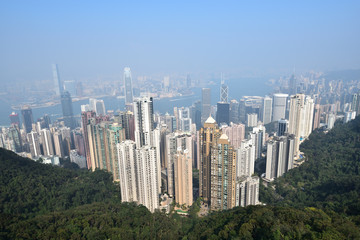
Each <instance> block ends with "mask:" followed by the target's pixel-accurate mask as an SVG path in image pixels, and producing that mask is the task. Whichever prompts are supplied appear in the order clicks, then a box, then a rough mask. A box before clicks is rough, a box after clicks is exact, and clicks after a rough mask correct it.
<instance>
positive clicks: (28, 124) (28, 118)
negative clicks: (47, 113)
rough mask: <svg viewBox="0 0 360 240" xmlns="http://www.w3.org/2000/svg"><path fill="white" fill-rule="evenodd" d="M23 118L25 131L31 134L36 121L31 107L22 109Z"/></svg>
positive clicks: (26, 106)
mask: <svg viewBox="0 0 360 240" xmlns="http://www.w3.org/2000/svg"><path fill="white" fill-rule="evenodd" d="M21 116H22V124H23V128H24V130H25V131H26V132H27V133H29V132H31V130H32V124H33V122H34V119H33V114H32V110H31V108H30V106H28V105H25V106H23V107H22V108H21Z"/></svg>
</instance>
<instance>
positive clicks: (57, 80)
mask: <svg viewBox="0 0 360 240" xmlns="http://www.w3.org/2000/svg"><path fill="white" fill-rule="evenodd" d="M52 69H53V78H54V90H55V94H56V96H61V94H62V93H63V91H64V87H63V84H62V82H61V80H60V75H59V69H58V65H57V64H53V65H52Z"/></svg>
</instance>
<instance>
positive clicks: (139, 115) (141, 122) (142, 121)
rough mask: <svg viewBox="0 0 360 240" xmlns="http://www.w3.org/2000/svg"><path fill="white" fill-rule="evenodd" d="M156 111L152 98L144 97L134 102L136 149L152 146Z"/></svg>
mask: <svg viewBox="0 0 360 240" xmlns="http://www.w3.org/2000/svg"><path fill="white" fill-rule="evenodd" d="M153 114H154V110H153V99H152V97H150V98H148V97H144V98H141V99H137V100H135V101H134V117H135V142H136V147H137V148H140V147H142V146H144V145H151V143H152V131H153V130H154V117H153Z"/></svg>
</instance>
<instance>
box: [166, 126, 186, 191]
mask: <svg viewBox="0 0 360 240" xmlns="http://www.w3.org/2000/svg"><path fill="white" fill-rule="evenodd" d="M165 146H166V147H165V148H166V149H165V152H166V160H167V162H166V166H167V169H166V172H167V185H168V189H167V192H168V194H169V195H170V196H171V197H172V196H173V195H174V193H175V189H174V187H175V178H174V163H175V160H176V158H177V154H178V151H179V150H182V151H185V150H187V151H188V152H187V155H188V156H190V158H191V159H192V156H193V141H192V136H191V134H187V133H183V132H180V131H177V132H174V133H170V134H167V135H166V137H165Z"/></svg>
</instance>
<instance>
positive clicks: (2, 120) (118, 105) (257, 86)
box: [0, 78, 272, 126]
mask: <svg viewBox="0 0 360 240" xmlns="http://www.w3.org/2000/svg"><path fill="white" fill-rule="evenodd" d="M267 80H268V79H266V78H246V79H245V78H244V79H233V80H229V81H227V82H226V84H227V85H228V86H229V100H231V99H237V100H238V99H240V98H241V97H242V96H245V95H247V96H250V95H257V96H264V95H266V94H269V93H271V92H272V88H271V87H270V86H269V85H267V84H266V83H267ZM208 87H209V88H211V99H212V104H216V102H218V101H219V95H220V90H219V89H220V88H219V87H220V84H219V83H218V84H214V85H210V86H208ZM192 91H193V92H194V94H193V95H191V96H179V97H173V98H162V99H154V111H155V112H159V113H163V114H164V113H166V112H168V113H170V114H172V112H173V108H174V107H182V106H184V107H188V106H191V105H192V104H193V103H194V102H195V101H197V100H201V88H193V89H192ZM101 99H103V100H104V104H105V108H106V110H114V111H117V110H124V109H125V102H124V99H123V98H117V97H116V96H107V97H103V98H101ZM88 102H89V101H88V100H87V99H85V100H80V101H76V102H73V111H74V115H75V116H80V113H81V109H80V106H81V105H83V104H87V103H88ZM13 111H14V112H16V113H18V114H19V116H20V111H19V110H13V109H12V108H11V106H10V105H9V104H7V103H6V102H4V101H1V100H0V126H8V125H9V124H10V120H9V115H10V114H11V112H13ZM44 114H48V115H49V116H50V117H51V119H52V120H55V119H56V118H58V117H61V116H62V110H61V105H60V104H57V105H54V106H49V107H40V108H34V109H33V117H34V120H36V119H38V118H40V117H42V116H43V115H44Z"/></svg>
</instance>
